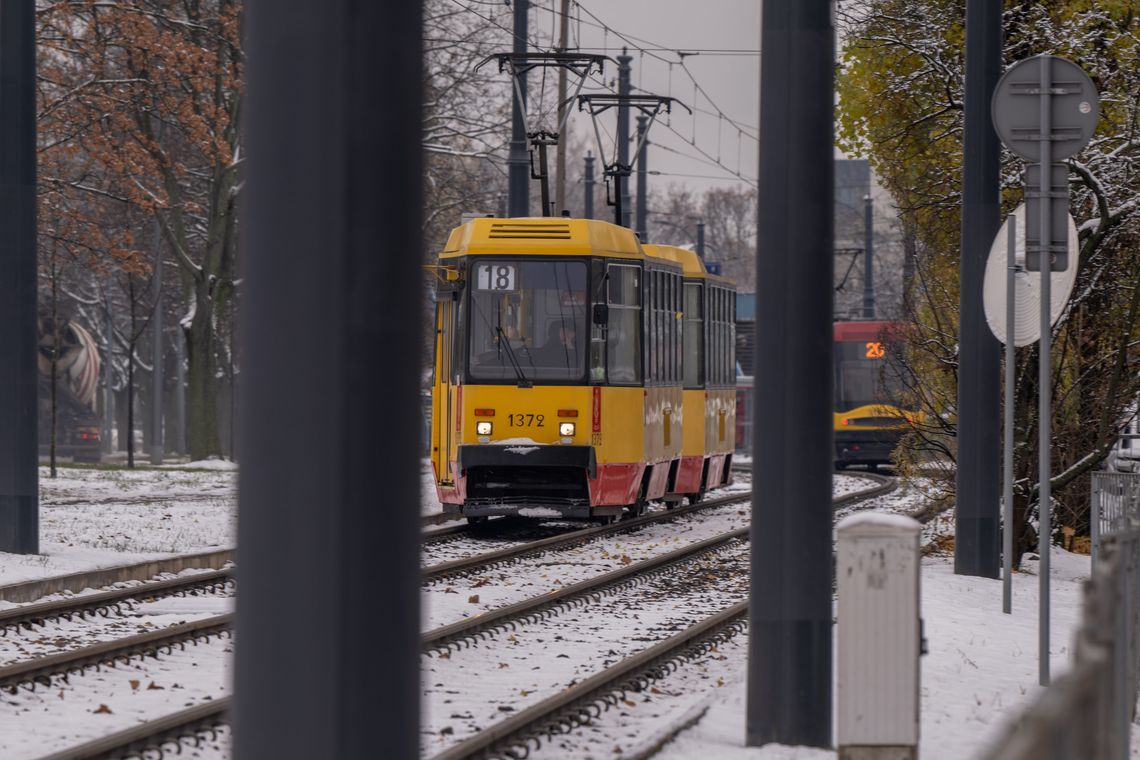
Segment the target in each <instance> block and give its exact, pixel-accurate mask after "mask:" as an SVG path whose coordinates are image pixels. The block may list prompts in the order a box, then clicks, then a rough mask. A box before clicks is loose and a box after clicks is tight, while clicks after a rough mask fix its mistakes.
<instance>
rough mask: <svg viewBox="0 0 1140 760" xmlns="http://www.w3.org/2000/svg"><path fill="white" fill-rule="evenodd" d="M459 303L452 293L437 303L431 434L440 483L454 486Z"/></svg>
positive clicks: (433, 461) (434, 462) (434, 460)
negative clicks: (453, 454)
mask: <svg viewBox="0 0 1140 760" xmlns="http://www.w3.org/2000/svg"><path fill="white" fill-rule="evenodd" d="M457 303H458V302H457V300H456V299H455V297H454V294H453V293H447V294H446V297H444V298H440V299H439V300H438V301H436V342H435V358H436V361H435V373H436V374H435V398H434V399H433V407H434V408H433V409H432V418H433V419H434V420H436V421H437V422H436V424H435V425H433V428H434V429H433V431H432V437H433V439H434V440H433V441H432V463H433V464H434V465H435V472H436V477H437V478H438V479H439V482H440V483H451V482H452V476H451V459H452V450H453V446H454V445H455V435H456V427H457V425H458V419H457V418H456V414H457V411H458V410H457V409H456V408H455V406H456V398H455V396H456V389H457V387H458V385H457V383H456V379H457V378H456V375H455V364H454V359H455V332H456V325H457V322H458V314H457V309H456V306H457Z"/></svg>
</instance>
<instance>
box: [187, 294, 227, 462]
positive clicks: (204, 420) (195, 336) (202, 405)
mask: <svg viewBox="0 0 1140 760" xmlns="http://www.w3.org/2000/svg"><path fill="white" fill-rule="evenodd" d="M206 287H207V286H206V285H204V284H198V287H197V290H198V293H197V294H196V295H197V298H198V306H197V309H196V310H195V312H194V318H193V319H192V320H191V321H190V327H189V329H187V330H186V331H185V335H186V363H187V372H186V433H187V436H186V438H187V446H188V447H189V449H190V459H191V460H192V461H198V460H201V459H206V458H207V457H209V456H215V455H220V454H221V453H222V448H221V443H220V438H219V436H218V399H217V377H216V372H215V368H214V364H215V360H214V355H215V352H214V337H215V336H214V330H213V325H212V322H213V313H212V306H211V299H210V295H209V294H208V293H207V294H203V293H202V292H201V291H202V290H203V289H205V288H206Z"/></svg>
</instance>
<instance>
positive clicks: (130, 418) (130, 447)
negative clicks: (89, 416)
mask: <svg viewBox="0 0 1140 760" xmlns="http://www.w3.org/2000/svg"><path fill="white" fill-rule="evenodd" d="M127 295H128V300H129V301H130V303H131V339H130V341H129V342H128V343H127V467H129V468H131V469H134V466H135V342H136V341H137V340H138V334H139V331H138V328H137V327H136V320H137V317H136V316H135V278H134V276H133V275H131V274H130V273H128V274H127Z"/></svg>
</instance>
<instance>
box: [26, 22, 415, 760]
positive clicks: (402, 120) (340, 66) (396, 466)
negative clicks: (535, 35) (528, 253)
mask: <svg viewBox="0 0 1140 760" xmlns="http://www.w3.org/2000/svg"><path fill="white" fill-rule="evenodd" d="M5 5H6V4H5ZM246 7H247V9H248V11H247V16H246V24H247V26H246V31H247V44H248V52H249V80H248V81H249V85H248V92H247V96H246V104H247V106H248V111H247V116H248V119H247V120H246V132H245V137H244V140H245V141H246V142H247V143H248V144H249V145H256V146H258V147H257V151H256V155H251V156H250V161H249V166H248V174H247V177H248V179H247V185H246V189H245V190H243V194H244V195H245V205H244V208H243V217H242V236H243V248H242V250H243V254H244V255H243V261H242V264H243V281H244V282H245V283H246V284H245V285H243V293H242V298H241V303H240V309H241V319H240V322H239V329H241V331H242V336H241V337H242V341H241V342H242V345H243V346H244V347H245V348H244V355H243V359H244V360H243V365H242V374H243V375H244V378H243V388H244V390H245V391H246V392H245V394H244V395H243V397H242V405H241V408H240V414H241V424H240V426H239V431H240V433H239V435H240V439H239V451H240V454H241V457H240V458H241V462H242V475H241V491H240V496H241V509H240V514H239V518H238V538H239V540H238V544H239V545H240V546H241V550H240V553H241V559H240V564H241V574H242V581H241V582H242V593H241V599H240V601H239V602H238V605H237V641H238V644H237V659H236V670H235V681H236V686H235V689H234V694H235V700H236V702H235V705H236V707H235V724H234V757H235V758H237V760H254V759H256V758H268V757H272V758H275V760H301V759H302V758H303V759H304V760H310V759H311V758H315V757H338V758H363V757H374V756H376V754H377V739H378V738H381V740H382V742H383V747H384V748H383V754H384V755H385V756H388V757H400V758H404V757H416V756H417V755H418V754H419V752H420V746H419V740H420V733H419V703H420V695H421V690H420V672H419V671H420V616H419V585H420V584H419V576H420V567H419V534H420V525H419V517H418V515H417V514H416V512H415V510H402V511H401V510H396V511H390V512H389V511H380V510H377V509H375V500H376V496H377V493H378V492H377V483H376V480H375V463H376V462H385V463H386V467H387V468H389V475H388V476H387V477H386V478H385V482H384V484H383V491H384V493H385V495H387V496H390V497H391V498H393V499H396V500H397V501H398V503H401V504H418V503H419V501H420V493H419V480H420V476H419V466H420V464H419V447H417V446H415V445H408V442H409V441H416V440H418V439H419V437H420V434H421V432H420V430H421V424H422V419H421V416H420V408H421V406H420V404H419V401H418V396H419V380H420V372H421V369H422V364H421V358H420V352H421V349H420V344H421V342H422V341H421V331H420V330H419V324H420V320H421V319H422V315H423V303H422V299H423V290H422V288H419V287H415V286H411V287H409V283H417V282H419V281H420V278H421V277H422V275H423V273H422V270H421V261H420V258H419V252H420V251H422V250H423V239H422V236H421V232H420V219H421V217H422V215H423V207H422V198H423V194H422V189H423V188H422V176H423V157H422V151H421V149H420V141H421V134H420V132H421V117H422V108H423V93H422V81H423V76H422V70H423V65H422V61H423V47H422V17H423V3H422V0H420V1H414V0H409V1H407V2H399V3H356V2H349V0H294V2H291V3H289V4H288V6H287V7H286V6H282V5H281V4H280V3H279V2H277V0H250V1H249V2H248V3H247V5H246ZM365 93H367V94H368V96H367V97H365V96H363V95H362V94H365ZM282 125H288V129H282ZM313 145H322V146H326V147H327V148H328V149H327V150H322V151H313V150H311V147H312V146H313ZM376 177H384V179H385V181H384V182H376ZM380 239H383V240H384V241H385V245H384V246H382V247H381V248H380V249H377V247H376V245H375V241H377V240H380ZM318 249H319V250H321V251H323V252H324V255H323V257H322V261H321V265H320V266H316V267H314V266H312V265H311V264H312V251H314V250H318ZM409 252H411V255H409ZM281 335H288V336H289V341H290V344H289V345H290V350H289V351H288V352H285V351H281V350H280V340H279V338H280V336H281ZM360 345H370V346H384V350H383V351H378V352H365V354H362V353H361V352H360V351H359V350H357V349H355V348H354V347H356V346H360ZM393 356H399V357H400V361H398V362H392V361H391V357H393ZM283 409H288V414H282V410H283ZM377 430H383V431H385V434H384V435H383V436H377V435H376V431H377ZM315 504H319V505H321V508H320V509H317V510H314V508H313V507H314V505H315ZM298 557H303V558H304V561H303V562H293V561H285V560H286V558H298ZM378 588H383V589H384V603H383V604H382V605H376V604H361V603H360V600H361V599H363V598H365V597H367V596H369V595H370V594H373V593H374V592H375V590H376V589H378ZM298 598H303V599H305V600H306V604H307V605H308V607H309V609H307V610H306V613H305V614H303V615H298V614H297V599H298ZM378 651H382V652H384V656H383V657H377V656H376V652H378ZM297 652H305V653H306V654H305V656H304V657H297V656H296V653H297ZM284 662H288V663H289V667H288V668H282V667H281V665H282V663H284ZM378 685H381V686H380V687H379V688H378ZM298 693H304V694H305V699H297V698H296V695H297V694H298Z"/></svg>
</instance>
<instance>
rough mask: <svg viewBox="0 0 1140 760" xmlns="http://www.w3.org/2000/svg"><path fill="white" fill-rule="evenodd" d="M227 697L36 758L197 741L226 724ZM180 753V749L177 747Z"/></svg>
mask: <svg viewBox="0 0 1140 760" xmlns="http://www.w3.org/2000/svg"><path fill="white" fill-rule="evenodd" d="M230 702H231V698H230V697H222V698H221V699H215V700H212V701H210V702H204V703H202V704H199V705H194V706H193V707H190V708H187V709H185V710H179V711H178V712H176V713H171V714H169V715H164V716H162V717H159V718H151V719H149V720H148V721H147V722H146V723H144V724H143V725H141V726H134V727H132V728H128V729H125V730H123V731H118V732H116V733H113V734H110V735H108V736H103V737H100V738H98V739H94V740H92V741H89V742H86V743H85V744H81V745H78V746H75V747H69V748H68V749H65V750H61V751H59V752H55V753H53V754H51V755H48V756H46V757H43V758H41V759H40V760H92V759H93V758H104V757H106V758H111V757H115V758H118V757H133V756H136V755H137V756H140V757H150V756H151V755H148V754H145V753H147V752H154V751H157V752H161V751H162V749H163V747H164V746H169V745H170V744H176V745H177V744H180V743H181V742H183V741H192V742H197V741H199V740H200V739H201V737H202V736H204V735H206V734H210V735H216V733H217V730H218V727H219V726H223V725H228V724H229V712H230V709H231V704H230ZM178 754H181V749H179V750H178Z"/></svg>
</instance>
